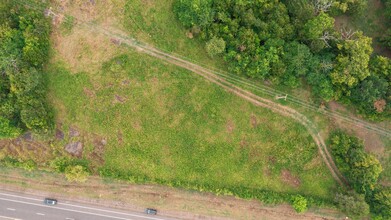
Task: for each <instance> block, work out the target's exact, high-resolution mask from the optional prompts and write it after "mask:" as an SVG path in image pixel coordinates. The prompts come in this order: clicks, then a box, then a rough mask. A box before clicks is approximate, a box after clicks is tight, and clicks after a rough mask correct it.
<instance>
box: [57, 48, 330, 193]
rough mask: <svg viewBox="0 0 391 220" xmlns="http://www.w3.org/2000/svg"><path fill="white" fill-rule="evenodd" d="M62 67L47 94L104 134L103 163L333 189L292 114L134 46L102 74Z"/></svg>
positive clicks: (152, 174) (126, 169)
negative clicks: (290, 179)
mask: <svg viewBox="0 0 391 220" xmlns="http://www.w3.org/2000/svg"><path fill="white" fill-rule="evenodd" d="M64 66H65V65H61V64H55V65H53V66H52V67H51V69H49V72H50V73H49V81H50V83H49V85H50V94H51V97H50V98H51V100H53V104H54V105H55V108H56V109H57V116H58V118H59V119H60V120H61V121H62V122H63V123H64V124H68V125H72V126H76V127H78V128H79V129H80V130H81V131H82V133H87V132H88V133H89V134H96V135H98V136H100V137H105V138H106V139H107V142H108V143H107V145H106V146H105V152H104V161H105V162H104V165H102V168H107V169H112V170H114V171H115V172H118V173H120V174H121V175H122V174H131V175H132V176H136V177H137V176H140V177H146V178H148V179H151V180H153V179H158V180H162V181H165V182H175V181H184V182H192V183H197V184H202V185H212V186H214V187H227V188H231V187H238V186H240V187H247V188H250V189H262V190H272V191H275V192H284V193H301V194H304V195H310V196H315V197H319V198H323V199H330V198H331V197H332V196H333V195H334V193H333V190H334V189H335V187H336V185H335V182H334V180H333V178H332V177H331V175H330V172H329V171H328V170H327V168H326V166H325V165H324V164H323V163H322V161H321V158H320V157H319V156H318V151H317V147H316V146H315V144H314V142H313V140H312V139H311V137H310V135H309V134H308V132H307V131H306V130H305V128H304V127H302V126H301V125H299V124H297V123H296V122H294V121H293V120H291V119H288V118H284V117H282V116H280V115H278V114H274V113H272V112H270V111H268V110H265V109H262V108H258V107H256V106H253V105H252V104H250V103H248V102H246V101H244V100H242V99H241V98H239V97H236V96H235V95H233V94H230V93H228V92H226V91H224V90H223V89H221V88H219V87H217V86H215V85H213V84H211V83H208V82H207V81H205V80H204V79H201V78H200V77H196V76H194V74H193V73H191V72H188V71H185V70H182V69H179V68H177V67H174V66H171V65H167V64H164V63H162V62H160V61H158V60H156V59H154V58H151V57H148V56H146V55H141V54H137V53H135V52H133V53H129V54H125V55H121V56H117V57H115V58H113V59H112V60H110V61H108V62H106V63H104V64H103V65H102V69H101V71H99V72H95V73H71V72H69V71H68V70H67V69H66V68H65V67H64ZM85 89H88V90H90V91H93V93H94V94H95V95H93V96H91V95H90V96H89V95H88V94H86V92H85ZM116 97H117V98H116ZM118 97H120V99H123V100H125V101H124V102H123V103H121V102H119V101H118ZM251 118H253V120H254V119H256V121H257V125H256V126H253V124H252V123H251ZM119 136H122V137H121V138H119ZM91 138H92V137H91V135H89V136H86V137H84V142H85V143H92V142H93V140H91ZM119 139H122V141H121V140H119ZM92 147H93V146H92ZM88 148H91V146H90V145H88ZM90 151H91V149H89V152H90ZM84 156H85V157H87V158H88V155H84ZM91 160H93V158H92V159H91ZM92 164H94V163H93V162H92ZM284 169H286V170H289V171H290V172H291V174H292V175H293V176H295V177H297V178H298V179H299V180H300V185H299V186H298V187H294V186H292V185H290V184H288V183H286V182H284V181H283V180H282V177H281V171H282V170H284Z"/></svg>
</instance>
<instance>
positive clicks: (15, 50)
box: [0, 1, 53, 138]
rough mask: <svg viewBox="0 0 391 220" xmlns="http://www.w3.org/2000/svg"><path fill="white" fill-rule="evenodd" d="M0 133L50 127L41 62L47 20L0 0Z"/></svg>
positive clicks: (44, 55)
mask: <svg viewBox="0 0 391 220" xmlns="http://www.w3.org/2000/svg"><path fill="white" fill-rule="evenodd" d="M0 18H1V19H0V97H1V99H0V106H1V107H0V118H1V123H0V126H1V128H0V136H1V137H3V138H12V137H15V136H16V135H18V134H19V133H20V132H21V131H22V130H25V129H30V130H33V131H35V132H37V133H47V132H49V131H50V130H51V129H52V127H53V122H52V113H51V110H50V108H49V107H48V105H47V101H46V91H45V85H44V78H43V69H42V67H43V65H44V63H45V62H46V61H47V60H48V50H49V32H50V25H49V21H48V20H47V19H46V18H45V17H44V15H43V13H39V12H36V11H34V10H30V9H28V8H25V7H23V6H19V5H17V4H16V3H15V2H13V1H3V2H2V3H0Z"/></svg>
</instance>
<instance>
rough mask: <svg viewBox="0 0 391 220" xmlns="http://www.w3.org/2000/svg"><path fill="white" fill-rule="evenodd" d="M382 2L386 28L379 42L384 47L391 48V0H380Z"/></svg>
mask: <svg viewBox="0 0 391 220" xmlns="http://www.w3.org/2000/svg"><path fill="white" fill-rule="evenodd" d="M382 2H383V3H384V8H385V14H384V18H385V19H386V20H385V25H386V26H387V30H386V32H385V33H384V35H383V37H382V38H381V42H382V43H383V45H384V46H385V47H387V48H388V49H391V0H382Z"/></svg>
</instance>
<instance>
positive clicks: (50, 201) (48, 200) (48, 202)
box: [43, 198, 57, 205]
mask: <svg viewBox="0 0 391 220" xmlns="http://www.w3.org/2000/svg"><path fill="white" fill-rule="evenodd" d="M43 203H45V204H46V205H56V204H57V199H51V198H45V199H44V200H43Z"/></svg>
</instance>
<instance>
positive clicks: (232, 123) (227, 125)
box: [225, 119, 235, 134]
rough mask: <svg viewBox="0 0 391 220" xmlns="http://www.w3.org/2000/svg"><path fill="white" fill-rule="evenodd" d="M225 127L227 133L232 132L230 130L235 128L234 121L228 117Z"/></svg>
mask: <svg viewBox="0 0 391 220" xmlns="http://www.w3.org/2000/svg"><path fill="white" fill-rule="evenodd" d="M225 127H226V129H227V132H228V133H229V134H232V132H233V131H234V130H235V124H234V122H233V121H232V120H231V119H229V120H228V121H227V124H226V126H225Z"/></svg>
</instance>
